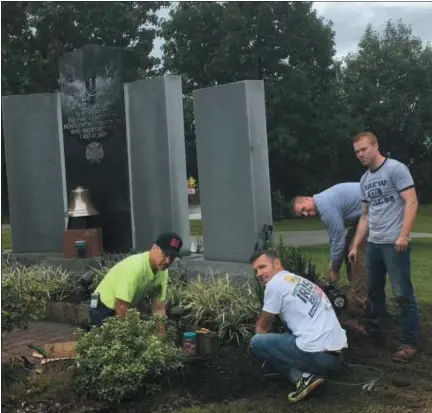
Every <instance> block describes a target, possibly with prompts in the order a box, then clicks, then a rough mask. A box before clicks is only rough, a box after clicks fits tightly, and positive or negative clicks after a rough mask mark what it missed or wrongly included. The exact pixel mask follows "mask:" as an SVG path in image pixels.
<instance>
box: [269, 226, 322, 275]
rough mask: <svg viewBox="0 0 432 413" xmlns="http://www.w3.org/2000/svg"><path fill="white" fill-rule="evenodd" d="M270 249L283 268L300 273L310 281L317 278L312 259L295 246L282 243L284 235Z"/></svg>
mask: <svg viewBox="0 0 432 413" xmlns="http://www.w3.org/2000/svg"><path fill="white" fill-rule="evenodd" d="M272 250H273V251H274V252H275V253H276V254H277V255H278V257H279V259H280V260H281V263H282V266H283V267H284V269H285V270H287V271H290V272H292V273H294V274H297V275H300V276H301V277H303V278H306V279H308V280H310V281H312V282H315V281H316V279H317V274H316V266H315V264H314V263H313V262H312V260H311V259H310V258H309V257H308V256H307V255H306V254H304V253H303V252H301V251H300V250H299V249H298V248H296V247H290V246H287V245H285V243H284V235H283V234H281V235H280V238H279V245H277V246H276V247H273V248H272Z"/></svg>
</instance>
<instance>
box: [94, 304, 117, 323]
mask: <svg viewBox="0 0 432 413" xmlns="http://www.w3.org/2000/svg"><path fill="white" fill-rule="evenodd" d="M114 315H115V311H114V310H111V309H110V308H108V307H105V306H104V305H101V304H99V307H98V308H91V307H90V306H89V318H90V323H89V324H90V327H97V326H100V325H102V323H103V322H104V320H105V319H106V318H108V317H113V316H114Z"/></svg>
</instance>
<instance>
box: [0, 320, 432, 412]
mask: <svg viewBox="0 0 432 413" xmlns="http://www.w3.org/2000/svg"><path fill="white" fill-rule="evenodd" d="M423 314H424V313H423ZM390 321H391V322H388V323H387V325H390V326H391V328H390V329H388V330H387V331H386V336H385V337H386V340H382V341H380V342H378V343H374V342H371V341H369V340H359V339H354V338H352V337H350V348H349V351H347V353H346V355H345V357H346V361H347V363H350V364H359V365H366V366H371V367H375V368H377V369H380V370H382V371H383V372H384V377H383V378H382V380H380V381H379V382H377V383H376V386H375V387H374V388H373V390H372V391H371V392H362V390H361V388H360V387H350V386H346V385H341V384H335V383H332V382H330V383H329V384H328V385H327V388H326V390H325V394H324V395H323V396H321V399H320V400H319V403H320V405H321V406H322V407H323V410H322V411H323V412H327V411H330V410H327V408H329V409H331V406H332V405H334V407H335V409H336V408H337V406H340V405H341V403H346V405H347V406H353V405H354V406H355V405H356V403H363V401H364V400H366V399H367V398H369V399H368V400H372V401H373V402H374V403H375V405H377V406H378V407H379V410H377V411H381V412H391V413H399V412H400V413H402V412H403V413H407V412H416V413H417V412H422V413H426V412H429V411H432V396H430V395H432V373H431V372H432V357H431V355H432V337H431V332H430V329H429V326H430V324H429V325H428V324H427V323H423V335H422V342H421V345H420V347H419V353H418V355H417V356H416V358H415V359H414V360H412V361H411V362H410V363H407V364H399V363H395V362H393V361H392V360H391V355H392V353H393V352H394V351H395V350H396V349H397V347H398V342H399V333H400V323H399V321H398V319H397V318H395V319H393V320H390ZM264 373H266V370H265V369H263V368H262V363H261V362H260V361H259V360H257V359H256V358H255V357H253V356H252V355H251V353H250V352H249V351H248V350H243V351H242V350H239V349H237V348H233V347H231V346H222V347H221V350H220V354H219V355H218V357H215V358H212V359H208V360H194V361H190V362H188V363H186V365H185V366H184V368H183V370H182V371H181V372H178V373H176V374H173V375H171V376H169V377H167V376H165V377H164V378H163V380H162V381H161V382H160V383H155V385H156V384H157V385H158V386H160V387H161V388H162V391H159V392H156V393H155V394H154V395H143V396H142V397H141V398H140V399H139V400H133V401H127V402H123V403H121V404H111V405H107V404H105V403H102V402H97V401H92V400H88V399H83V398H81V397H80V395H78V394H76V393H75V392H74V391H73V389H72V388H71V385H70V371H68V372H56V373H53V374H52V375H51V376H52V377H50V376H49V375H47V376H45V377H42V375H40V376H39V377H38V378H34V380H33V382H32V383H30V384H28V383H27V384H26V385H21V388H17V387H15V389H11V391H8V392H5V393H4V394H3V397H2V406H3V408H5V411H8V412H25V411H31V412H33V413H36V412H44V413H60V412H64V411H69V412H71V413H90V412H91V413H102V412H106V413H125V412H127V413H135V412H136V413H138V412H140V413H146V412H152V413H162V412H164V413H165V412H173V411H176V410H178V409H180V408H182V407H190V406H202V407H204V406H205V405H207V404H210V403H222V404H229V403H232V402H234V401H238V400H250V401H251V402H252V400H253V403H257V405H259V403H260V401H261V402H262V403H264V401H265V400H280V403H281V409H282V410H283V407H282V406H286V399H285V396H284V395H285V394H287V393H288V391H289V390H290V389H291V388H292V387H291V385H290V384H288V382H287V381H286V380H284V379H282V378H280V377H272V378H269V377H265V376H264ZM368 374H369V377H368ZM368 374H366V373H364V374H363V375H362V374H360V376H361V377H362V378H363V379H368V378H371V376H370V372H369V373H368ZM374 374H375V376H373V374H372V378H373V377H376V373H374ZM359 378H360V377H355V374H351V375H349V376H348V378H346V379H344V381H348V382H349V381H350V380H351V381H357V380H358V379H359ZM334 379H335V380H337V378H334ZM41 380H42V381H43V380H45V383H44V384H43V385H41ZM29 390H30V392H28V391H29ZM281 395H283V396H284V397H282V396H281ZM365 395H366V398H365ZM23 403H24V406H23ZM26 409H27V410H26ZM338 409H340V407H338ZM203 411H204V410H203ZM276 411H278V410H276ZM374 411H375V410H374Z"/></svg>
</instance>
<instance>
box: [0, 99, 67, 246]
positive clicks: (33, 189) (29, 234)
mask: <svg viewBox="0 0 432 413" xmlns="http://www.w3.org/2000/svg"><path fill="white" fill-rule="evenodd" d="M2 103H3V105H2V112H3V126H4V143H5V152H6V153H5V157H6V167H7V178H8V192H9V211H10V213H9V215H10V224H11V228H12V251H13V252H16V253H27V252H33V253H45V252H60V251H61V250H62V236H63V230H64V228H65V224H66V219H65V212H66V210H67V207H66V192H65V182H64V181H65V171H64V164H63V143H62V126H61V108H60V95H59V94H58V93H47V94H37V95H16V96H5V97H3V99H2Z"/></svg>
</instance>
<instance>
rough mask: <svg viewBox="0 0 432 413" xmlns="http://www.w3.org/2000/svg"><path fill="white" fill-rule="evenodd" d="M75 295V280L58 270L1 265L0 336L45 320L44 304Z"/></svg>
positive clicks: (4, 263) (4, 262)
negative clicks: (0, 332)
mask: <svg viewBox="0 0 432 413" xmlns="http://www.w3.org/2000/svg"><path fill="white" fill-rule="evenodd" d="M75 291H76V279H75V277H74V276H73V275H72V274H70V273H68V272H66V271H65V270H63V269H61V268H54V267H46V266H42V265H39V266H29V267H27V266H23V265H20V264H17V263H10V262H8V261H6V260H4V261H3V262H2V291H1V298H2V332H4V331H11V330H13V328H14V327H18V328H26V327H27V324H28V321H32V320H40V319H43V318H44V316H45V306H46V303H47V301H49V300H56V301H60V300H63V299H64V298H66V297H67V296H68V295H70V294H73V293H74V292H75Z"/></svg>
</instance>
